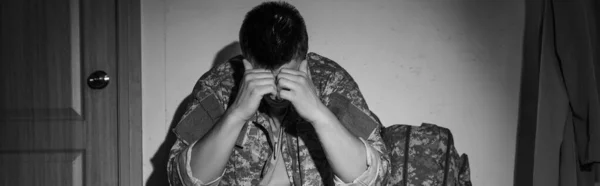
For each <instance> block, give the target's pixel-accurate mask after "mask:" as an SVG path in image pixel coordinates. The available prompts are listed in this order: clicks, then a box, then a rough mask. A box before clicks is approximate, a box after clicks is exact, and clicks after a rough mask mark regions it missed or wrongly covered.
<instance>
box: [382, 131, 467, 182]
mask: <svg viewBox="0 0 600 186" xmlns="http://www.w3.org/2000/svg"><path fill="white" fill-rule="evenodd" d="M382 135H383V136H384V141H385V143H386V144H387V146H388V149H389V151H390V155H389V156H390V161H391V173H390V175H389V176H388V180H387V185H452V186H455V185H459V186H470V185H471V181H470V169H469V161H468V158H467V155H466V154H462V155H460V156H459V154H458V152H457V151H456V149H455V148H454V143H453V139H452V134H451V133H450V131H449V130H448V129H446V128H443V127H439V126H436V125H433V124H427V123H424V124H422V125H421V126H419V127H417V126H410V125H392V126H388V127H386V128H385V129H384V130H383V133H382Z"/></svg>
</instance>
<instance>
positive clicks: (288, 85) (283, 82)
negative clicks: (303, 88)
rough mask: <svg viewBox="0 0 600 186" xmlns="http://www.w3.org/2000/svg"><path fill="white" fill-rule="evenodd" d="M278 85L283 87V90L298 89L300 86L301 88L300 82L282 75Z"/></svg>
mask: <svg viewBox="0 0 600 186" xmlns="http://www.w3.org/2000/svg"><path fill="white" fill-rule="evenodd" d="M277 85H278V86H279V87H280V88H281V89H282V90H285V89H287V90H298V88H300V84H299V83H297V82H295V81H292V80H289V79H287V78H285V77H282V78H280V79H279V80H278V82H277Z"/></svg>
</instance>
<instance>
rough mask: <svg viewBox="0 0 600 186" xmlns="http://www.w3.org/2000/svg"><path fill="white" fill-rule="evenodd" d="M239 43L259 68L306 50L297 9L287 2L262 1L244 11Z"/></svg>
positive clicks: (302, 56)
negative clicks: (245, 12)
mask: <svg viewBox="0 0 600 186" xmlns="http://www.w3.org/2000/svg"><path fill="white" fill-rule="evenodd" d="M240 47H241V49H242V53H243V55H244V56H245V57H246V58H251V59H253V60H254V63H255V64H258V66H260V67H261V68H267V69H276V68H279V67H280V66H281V65H284V64H285V63H287V62H289V61H291V60H292V59H295V60H304V59H305V58H306V53H307V52H308V33H307V32H306V25H305V24H304V19H303V18H302V16H301V15H300V12H298V10H297V9H296V8H295V7H294V6H292V5H291V4H289V3H286V2H264V3H262V4H260V5H258V6H256V7H254V8H253V9H252V10H250V12H248V13H247V14H246V17H245V18H244V22H243V23H242V27H241V28H240Z"/></svg>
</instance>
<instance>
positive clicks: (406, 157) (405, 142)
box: [402, 126, 412, 186]
mask: <svg viewBox="0 0 600 186" xmlns="http://www.w3.org/2000/svg"><path fill="white" fill-rule="evenodd" d="M411 129H412V126H408V127H407V129H406V140H405V141H404V167H403V169H404V170H403V171H402V176H403V177H404V178H402V179H403V180H404V185H405V186H408V158H409V157H408V156H409V155H408V151H410V147H409V145H410V132H411Z"/></svg>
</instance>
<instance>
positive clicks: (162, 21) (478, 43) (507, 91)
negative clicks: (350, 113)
mask: <svg viewBox="0 0 600 186" xmlns="http://www.w3.org/2000/svg"><path fill="white" fill-rule="evenodd" d="M260 2H261V1H259V0H251V1H223V0H220V1H217V0H213V1H193V0H178V1H164V0H143V1H142V37H143V38H142V40H143V46H142V49H143V51H142V57H143V62H142V72H143V80H144V81H143V109H144V110H143V114H144V115H143V119H144V120H143V121H144V133H143V135H144V180H145V181H147V182H148V183H160V181H162V180H163V179H164V172H161V170H163V169H164V167H161V166H164V165H163V162H164V158H166V157H165V154H166V153H168V148H170V143H172V139H173V136H172V135H171V136H166V135H167V132H168V131H167V130H168V129H169V126H170V125H171V124H172V120H173V118H174V117H177V115H179V114H180V112H178V108H179V107H181V104H182V102H185V99H186V96H188V94H189V93H190V91H191V90H192V87H193V85H194V83H195V82H196V80H197V79H198V78H199V77H200V76H201V75H202V74H203V73H204V72H206V71H207V70H208V69H209V68H210V67H211V66H212V64H213V63H215V62H219V61H221V60H222V59H225V58H226V57H227V56H230V55H232V53H235V52H236V51H238V50H239V48H238V47H236V45H235V44H232V43H233V42H235V41H236V40H237V35H238V30H239V27H240V25H241V22H242V20H243V16H244V14H245V13H246V12H247V11H249V10H250V9H251V8H252V7H253V6H255V5H257V4H259V3H260ZM290 2H291V3H292V4H294V5H295V6H296V7H297V8H298V9H299V10H300V12H301V13H302V14H303V16H304V18H305V21H306V23H307V27H308V31H309V37H310V41H309V45H310V47H309V51H312V52H317V53H319V54H322V55H324V56H327V57H329V58H331V59H333V60H335V61H337V62H338V63H340V64H341V65H342V66H343V67H344V68H346V70H348V71H349V72H350V74H351V75H352V76H353V77H354V79H355V80H356V81H357V82H358V84H359V86H360V88H361V90H362V92H363V94H364V96H365V98H366V100H367V103H368V104H369V106H370V108H371V109H372V110H373V111H374V112H375V113H376V114H377V115H378V116H379V118H380V119H381V120H382V122H383V123H384V125H392V124H400V123H402V124H411V125H419V124H420V123H421V122H429V123H436V124H438V125H441V126H444V127H448V128H450V129H451V130H452V132H453V133H454V138H455V143H456V148H457V149H458V151H459V152H460V153H467V154H468V155H469V158H470V163H471V169H472V174H471V176H472V179H473V181H474V184H475V185H484V186H485V185H498V186H500V185H511V184H512V178H513V174H512V172H513V167H514V153H515V141H516V140H515V136H516V126H517V110H518V95H519V94H518V93H519V78H520V68H521V53H522V52H521V49H522V47H521V42H522V32H523V28H524V3H523V2H522V1H509V0H502V1H500V0H496V1H492V0H443V1H441V0H421V1H417V0H404V1H401V0H390V1H368V2H367V1H322V2H320V1H290ZM153 164H154V165H153Z"/></svg>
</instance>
